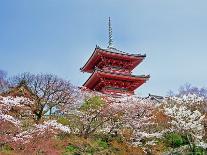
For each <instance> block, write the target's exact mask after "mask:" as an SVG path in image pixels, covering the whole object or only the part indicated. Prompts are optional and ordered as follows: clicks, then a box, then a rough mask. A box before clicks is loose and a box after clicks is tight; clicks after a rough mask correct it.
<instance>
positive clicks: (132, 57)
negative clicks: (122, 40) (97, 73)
mask: <svg viewBox="0 0 207 155" xmlns="http://www.w3.org/2000/svg"><path fill="white" fill-rule="evenodd" d="M102 57H104V58H112V59H114V58H115V59H118V60H120V61H131V62H132V66H131V68H130V69H131V70H133V69H134V68H135V67H136V66H137V65H138V64H140V63H141V62H142V60H143V59H144V58H145V57H146V55H141V54H129V53H126V52H122V51H120V50H117V49H115V48H107V49H102V48H100V47H98V46H96V48H95V50H94V52H93V54H92V55H91V57H90V58H89V59H88V61H87V62H86V64H85V65H84V66H83V67H82V68H81V71H83V72H89V73H92V72H93V71H94V69H95V67H96V65H97V64H98V63H99V62H100V61H101V60H102V59H101V58H102Z"/></svg>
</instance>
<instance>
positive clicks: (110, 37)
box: [108, 17, 113, 48]
mask: <svg viewBox="0 0 207 155" xmlns="http://www.w3.org/2000/svg"><path fill="white" fill-rule="evenodd" d="M108 24H109V25H108V26H109V45H108V48H112V47H113V38H112V27H111V19H110V17H109V23H108Z"/></svg>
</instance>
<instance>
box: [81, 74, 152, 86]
mask: <svg viewBox="0 0 207 155" xmlns="http://www.w3.org/2000/svg"><path fill="white" fill-rule="evenodd" d="M101 77H103V78H109V79H114V80H123V81H130V82H138V81H141V82H140V85H142V84H143V83H145V82H146V81H147V80H149V78H150V75H139V76H137V75H126V74H119V73H111V72H105V71H101V70H95V71H94V72H93V73H92V74H91V76H90V77H89V78H88V80H87V81H86V82H85V83H84V84H83V86H84V87H87V88H89V89H93V88H94V87H95V85H96V84H97V83H99V82H100V78H101ZM140 85H138V86H137V87H136V88H138V87H139V86H140ZM136 88H135V89H136Z"/></svg>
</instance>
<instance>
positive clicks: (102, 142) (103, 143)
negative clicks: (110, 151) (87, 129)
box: [98, 140, 109, 149]
mask: <svg viewBox="0 0 207 155" xmlns="http://www.w3.org/2000/svg"><path fill="white" fill-rule="evenodd" d="M98 145H99V147H101V148H103V149H107V148H108V147H109V146H108V143H107V142H106V141H103V140H98Z"/></svg>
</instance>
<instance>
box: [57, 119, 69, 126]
mask: <svg viewBox="0 0 207 155" xmlns="http://www.w3.org/2000/svg"><path fill="white" fill-rule="evenodd" d="M57 122H58V123H60V124H62V125H70V121H69V120H68V119H67V118H65V117H59V118H58V120H57Z"/></svg>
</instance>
